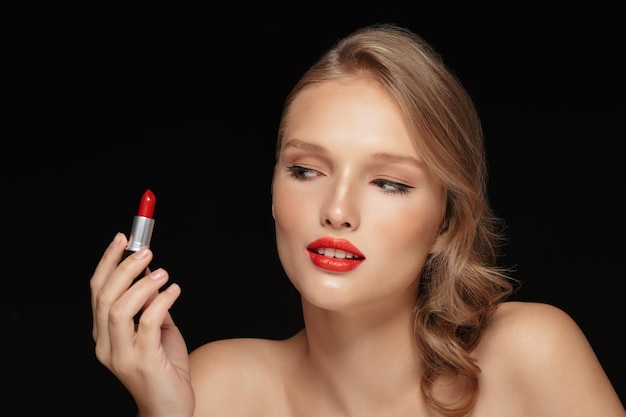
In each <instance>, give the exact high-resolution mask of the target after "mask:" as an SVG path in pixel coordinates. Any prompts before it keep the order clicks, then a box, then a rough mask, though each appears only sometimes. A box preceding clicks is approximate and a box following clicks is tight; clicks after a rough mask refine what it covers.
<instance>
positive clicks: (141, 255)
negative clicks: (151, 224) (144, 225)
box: [133, 248, 148, 259]
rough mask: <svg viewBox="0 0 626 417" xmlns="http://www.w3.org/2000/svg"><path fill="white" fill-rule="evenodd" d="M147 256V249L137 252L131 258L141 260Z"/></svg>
mask: <svg viewBox="0 0 626 417" xmlns="http://www.w3.org/2000/svg"><path fill="white" fill-rule="evenodd" d="M146 256H148V248H141V249H139V250H138V251H137V252H135V253H133V258H135V259H142V258H145V257H146Z"/></svg>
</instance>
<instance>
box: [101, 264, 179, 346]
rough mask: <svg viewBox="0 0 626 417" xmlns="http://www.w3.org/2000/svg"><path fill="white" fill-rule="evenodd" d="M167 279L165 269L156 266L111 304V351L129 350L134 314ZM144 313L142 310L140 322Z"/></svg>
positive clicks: (152, 296) (134, 331)
mask: <svg viewBox="0 0 626 417" xmlns="http://www.w3.org/2000/svg"><path fill="white" fill-rule="evenodd" d="M167 279H168V274H167V271H165V270H164V269H162V268H158V269H156V270H155V271H154V272H151V273H150V275H148V276H146V277H144V278H142V279H141V280H139V281H137V282H136V283H135V284H134V285H133V286H132V287H131V288H130V289H128V291H126V292H125V293H124V294H123V295H122V296H121V297H120V298H119V299H118V300H117V301H116V302H115V303H114V304H113V305H112V306H111V309H110V313H109V321H108V326H109V327H108V332H109V334H110V338H111V349H112V351H116V350H119V351H130V350H129V349H128V346H129V345H132V344H133V343H134V341H135V333H136V328H135V320H134V316H135V315H136V314H137V313H138V312H139V311H140V310H141V308H142V307H143V306H144V305H146V304H149V302H148V300H149V299H150V298H154V297H155V294H158V290H159V288H161V287H162V286H163V285H164V284H165V283H166V282H167ZM157 297H158V296H157ZM144 313H145V312H142V318H141V319H140V323H141V320H142V319H143V314H144Z"/></svg>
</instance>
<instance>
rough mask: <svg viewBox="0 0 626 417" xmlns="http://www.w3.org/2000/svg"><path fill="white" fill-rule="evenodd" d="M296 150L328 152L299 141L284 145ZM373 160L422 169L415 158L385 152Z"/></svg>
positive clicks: (420, 163) (291, 140) (295, 140)
mask: <svg viewBox="0 0 626 417" xmlns="http://www.w3.org/2000/svg"><path fill="white" fill-rule="evenodd" d="M287 148H297V149H302V150H305V151H309V152H315V153H319V154H327V153H328V150H327V149H326V148H325V147H323V146H320V145H318V144H316V143H310V142H305V141H303V140H300V139H290V140H289V141H287V142H286V143H285V146H284V149H287ZM373 159H374V160H377V161H380V162H388V163H403V164H409V165H413V166H416V167H418V168H420V169H424V167H425V166H424V163H423V162H422V161H420V160H419V159H417V158H414V157H412V156H407V155H399V154H391V153H387V152H377V153H375V154H374V155H373Z"/></svg>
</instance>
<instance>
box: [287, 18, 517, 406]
mask: <svg viewBox="0 0 626 417" xmlns="http://www.w3.org/2000/svg"><path fill="white" fill-rule="evenodd" d="M354 77H367V78H370V79H373V80H375V81H376V82H378V83H379V84H380V85H382V86H384V87H385V88H386V90H387V91H388V92H389V93H390V94H391V95H392V96H393V97H395V99H396V101H397V103H398V105H399V106H400V108H401V109H402V111H403V113H404V115H405V118H406V121H407V126H408V128H409V129H410V131H411V134H412V136H413V138H414V142H415V146H416V149H417V150H418V152H419V153H420V156H421V157H422V158H423V160H424V162H425V163H426V165H427V166H428V167H429V169H430V170H431V171H432V173H433V175H435V176H436V177H437V178H438V179H439V180H440V181H441V183H442V184H443V187H444V189H445V191H446V209H445V213H444V215H443V221H442V225H441V233H444V234H445V239H446V245H445V247H444V248H443V249H442V250H441V251H440V252H439V253H436V254H432V255H430V256H429V258H428V259H427V261H426V263H425V265H424V268H423V271H422V274H421V277H420V287H419V291H418V294H417V296H416V303H415V308H414V320H413V334H414V337H415V340H416V345H417V347H418V349H419V351H420V353H421V356H422V358H423V373H422V376H421V384H420V387H421V391H422V394H423V395H424V397H425V398H426V400H427V402H428V403H429V405H430V406H431V408H432V409H434V410H436V411H437V412H439V413H441V414H442V415H444V416H446V417H460V416H463V415H466V414H467V413H469V412H470V411H471V410H472V408H473V407H474V404H475V401H476V398H477V395H478V389H479V387H478V374H479V372H480V368H479V366H478V364H477V363H476V361H475V360H474V359H473V358H472V356H471V352H472V350H473V349H474V348H475V347H476V345H477V343H478V342H479V340H480V337H481V335H482V333H483V331H484V329H485V327H486V326H487V324H488V323H489V321H490V318H491V317H492V315H493V312H494V311H495V309H496V307H497V306H498V304H499V303H501V302H502V301H504V300H505V299H506V298H507V297H508V296H509V295H510V294H511V293H512V292H513V291H514V281H513V280H512V279H511V278H509V277H508V276H507V275H506V273H507V270H505V269H503V268H500V267H498V266H497V261H498V255H499V248H500V246H501V243H502V240H503V233H502V232H503V227H502V226H503V224H502V222H501V220H500V219H498V218H496V217H495V216H494V214H493V212H492V210H491V208H490V206H489V203H488V201H487V196H486V176H487V169H486V157H485V150H484V138H483V132H482V128H481V124H480V120H479V118H478V114H477V111H476V109H475V107H474V104H473V101H472V100H471V98H470V97H469V95H468V93H467V92H466V90H465V89H464V87H463V86H462V84H461V82H460V81H459V80H458V79H457V78H456V76H455V75H454V74H453V73H452V72H451V71H450V70H449V69H448V68H447V67H446V66H445V65H444V63H443V61H442V59H441V57H440V56H439V55H438V53H436V51H434V49H432V47H431V46H430V45H429V44H428V43H426V42H425V41H424V40H423V39H422V38H421V37H419V36H418V35H416V34H415V33H413V32H411V31H410V30H408V29H406V28H402V27H399V26H397V25H393V24H377V25H372V26H369V27H365V28H362V29H359V30H357V31H356V32H354V33H353V34H351V35H349V36H348V37H346V38H344V39H342V40H340V41H338V43H337V44H336V45H334V47H333V48H331V49H330V50H328V51H327V52H326V53H325V54H324V55H323V56H322V57H321V58H320V59H319V60H318V61H317V62H316V63H315V64H314V65H313V66H312V67H310V68H309V70H307V71H306V72H305V74H304V75H303V76H302V77H301V79H300V80H299V82H298V83H297V84H296V86H295V87H294V88H293V89H292V91H291V92H290V94H289V95H288V97H287V99H286V101H285V107H284V110H283V116H282V119H281V124H280V126H279V132H278V143H277V152H279V151H280V147H281V143H282V136H283V131H284V125H285V123H286V122H287V120H288V117H289V107H290V104H291V103H292V101H293V100H294V98H295V97H296V96H297V95H298V94H299V93H300V92H301V91H302V90H303V89H305V88H307V86H310V85H312V84H316V83H321V82H327V81H332V80H341V79H346V78H354ZM444 376H445V377H454V378H457V381H459V384H462V385H460V386H461V387H462V389H461V390H460V392H461V393H462V394H461V395H460V396H459V398H458V399H457V400H455V401H453V402H449V401H443V400H442V399H439V398H437V397H436V396H435V395H434V387H435V384H436V381H437V379H438V378H440V377H444Z"/></svg>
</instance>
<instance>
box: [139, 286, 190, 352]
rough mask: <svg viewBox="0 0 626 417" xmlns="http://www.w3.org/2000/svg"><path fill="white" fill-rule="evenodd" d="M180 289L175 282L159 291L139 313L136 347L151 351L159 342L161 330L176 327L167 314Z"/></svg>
mask: <svg viewBox="0 0 626 417" xmlns="http://www.w3.org/2000/svg"><path fill="white" fill-rule="evenodd" d="M180 293H181V289H180V286H179V285H178V284H176V283H172V284H170V285H169V286H168V287H167V288H166V289H165V290H163V291H162V292H160V293H159V294H158V295H157V296H156V297H154V299H153V300H152V302H151V303H150V304H149V305H148V307H146V309H145V310H144V311H143V313H142V314H141V319H140V320H139V325H138V329H137V349H139V350H140V351H151V350H152V349H155V347H158V346H159V345H160V344H161V330H162V328H164V327H168V328H169V327H176V326H175V325H174V321H173V320H172V317H171V316H170V314H169V310H170V308H171V307H172V306H173V305H174V302H175V301H176V300H177V299H178V297H179V296H180Z"/></svg>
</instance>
